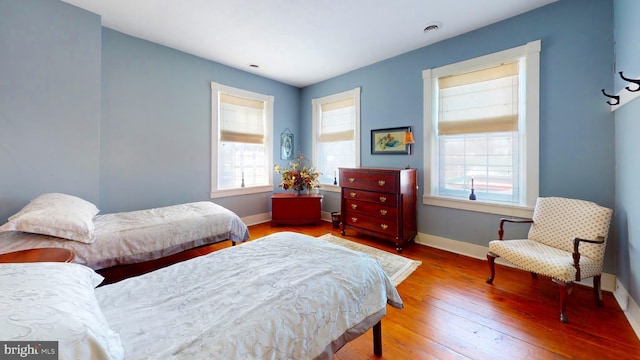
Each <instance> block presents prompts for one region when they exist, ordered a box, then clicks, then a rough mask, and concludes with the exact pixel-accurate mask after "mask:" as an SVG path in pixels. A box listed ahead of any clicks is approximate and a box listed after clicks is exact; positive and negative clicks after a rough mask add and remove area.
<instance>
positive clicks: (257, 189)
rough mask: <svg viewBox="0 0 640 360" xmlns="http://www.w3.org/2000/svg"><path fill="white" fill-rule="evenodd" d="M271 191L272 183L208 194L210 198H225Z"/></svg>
mask: <svg viewBox="0 0 640 360" xmlns="http://www.w3.org/2000/svg"><path fill="white" fill-rule="evenodd" d="M266 192H273V185H262V186H251V187H244V188H235V189H225V190H215V191H212V192H211V193H210V194H209V196H210V197H211V198H212V199H217V198H225V197H230V196H238V195H250V194H258V193H266Z"/></svg>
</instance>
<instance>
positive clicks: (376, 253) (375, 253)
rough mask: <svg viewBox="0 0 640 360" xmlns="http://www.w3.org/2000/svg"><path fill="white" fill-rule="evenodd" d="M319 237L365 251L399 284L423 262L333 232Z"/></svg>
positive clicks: (348, 247)
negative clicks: (341, 236) (338, 235)
mask: <svg viewBox="0 0 640 360" xmlns="http://www.w3.org/2000/svg"><path fill="white" fill-rule="evenodd" d="M318 239H322V240H325V241H328V242H330V243H332V244H336V245H340V246H344V247H346V248H347V249H351V250H355V251H360V252H363V253H365V254H367V255H369V256H371V257H372V258H374V259H376V260H378V262H379V263H380V265H382V269H384V272H385V273H387V276H389V278H390V279H391V281H392V282H393V283H394V284H395V285H396V286H397V285H398V284H400V283H401V282H402V281H403V280H404V279H406V278H407V277H408V276H409V275H411V273H412V272H414V271H415V270H416V268H418V266H420V264H422V262H421V261H416V260H411V259H408V258H406V257H403V256H400V255H396V254H392V253H390V252H387V251H384V250H379V249H376V248H373V247H371V246H367V245H362V244H358V243H357V242H353V241H349V240H345V239H342V238H339V237H337V236H334V235H332V234H324V235H322V236H319V237H318Z"/></svg>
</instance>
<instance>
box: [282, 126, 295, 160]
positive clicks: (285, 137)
mask: <svg viewBox="0 0 640 360" xmlns="http://www.w3.org/2000/svg"><path fill="white" fill-rule="evenodd" d="M293 150H294V149H293V133H292V132H291V130H289V129H286V130H285V131H283V132H282V133H281V134H280V159H281V160H291V159H293V154H294V151H293Z"/></svg>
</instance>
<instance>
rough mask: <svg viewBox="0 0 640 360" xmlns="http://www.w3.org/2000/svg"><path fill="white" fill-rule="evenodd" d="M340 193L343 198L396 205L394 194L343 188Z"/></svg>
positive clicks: (396, 200)
mask: <svg viewBox="0 0 640 360" xmlns="http://www.w3.org/2000/svg"><path fill="white" fill-rule="evenodd" d="M342 193H343V194H344V198H345V199H351V200H360V201H366V202H370V203H374V204H382V205H387V206H396V205H397V204H398V199H397V197H396V195H395V194H389V193H379V192H373V191H364V190H356V189H343V192H342Z"/></svg>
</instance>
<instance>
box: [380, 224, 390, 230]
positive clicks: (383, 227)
mask: <svg viewBox="0 0 640 360" xmlns="http://www.w3.org/2000/svg"><path fill="white" fill-rule="evenodd" d="M380 227H381V228H382V230H387V228H388V227H389V225H387V224H380Z"/></svg>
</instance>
